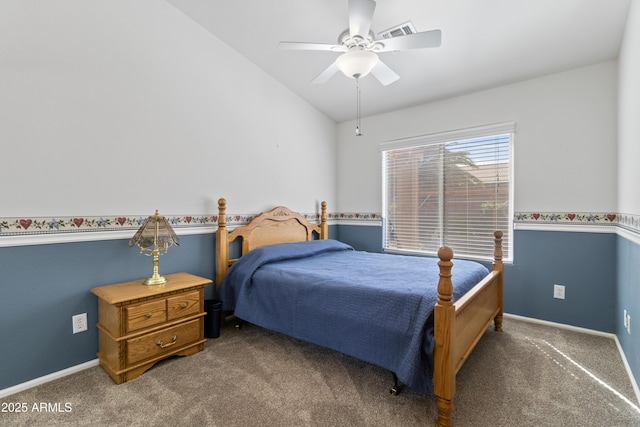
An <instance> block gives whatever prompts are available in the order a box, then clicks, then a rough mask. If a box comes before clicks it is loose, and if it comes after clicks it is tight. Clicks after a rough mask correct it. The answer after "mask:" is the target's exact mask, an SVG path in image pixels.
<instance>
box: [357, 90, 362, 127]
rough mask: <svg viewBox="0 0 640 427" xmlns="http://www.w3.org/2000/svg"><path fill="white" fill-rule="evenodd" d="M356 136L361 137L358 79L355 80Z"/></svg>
mask: <svg viewBox="0 0 640 427" xmlns="http://www.w3.org/2000/svg"><path fill="white" fill-rule="evenodd" d="M356 136H362V133H361V132H360V79H358V78H356Z"/></svg>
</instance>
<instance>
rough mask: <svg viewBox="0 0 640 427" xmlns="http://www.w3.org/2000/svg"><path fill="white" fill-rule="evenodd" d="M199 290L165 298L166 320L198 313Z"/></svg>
mask: <svg viewBox="0 0 640 427" xmlns="http://www.w3.org/2000/svg"><path fill="white" fill-rule="evenodd" d="M200 310H201V309H200V292H198V291H196V292H189V293H186V294H181V295H178V296H175V297H170V298H167V320H173V319H178V318H180V317H184V316H188V315H190V314H198V313H200Z"/></svg>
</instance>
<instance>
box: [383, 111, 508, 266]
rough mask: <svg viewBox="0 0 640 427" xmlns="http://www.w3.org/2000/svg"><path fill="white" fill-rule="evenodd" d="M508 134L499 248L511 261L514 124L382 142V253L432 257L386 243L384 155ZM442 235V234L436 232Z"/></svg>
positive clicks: (491, 257) (464, 256)
mask: <svg viewBox="0 0 640 427" xmlns="http://www.w3.org/2000/svg"><path fill="white" fill-rule="evenodd" d="M504 134H509V137H510V139H509V142H510V159H509V172H508V174H509V206H508V214H507V215H508V218H507V220H508V221H507V222H508V227H507V229H506V230H501V231H503V247H504V248H505V251H504V258H503V261H504V262H513V209H514V198H515V196H514V191H513V189H514V173H513V170H514V145H515V144H514V139H515V123H514V122H504V123H497V124H491V125H486V126H479V127H473V128H468V129H461V130H454V131H449V132H441V133H436V134H429V135H420V136H415V137H410V138H403V139H396V140H391V141H386V142H383V143H381V144H380V152H381V154H382V156H381V157H382V160H381V168H382V189H383V194H382V205H383V206H382V225H383V251H385V252H399V253H412V254H422V255H435V253H432V252H431V251H426V252H425V251H420V250H417V249H416V250H413V249H412V250H404V249H397V248H391V247H388V242H387V233H386V231H387V219H388V209H389V207H388V206H387V200H388V198H387V184H388V177H387V170H386V167H385V155H384V154H385V152H386V151H390V150H397V149H403V148H413V147H420V146H425V145H434V144H445V143H451V142H455V141H463V140H469V139H474V138H482V137H490V136H495V135H504ZM443 228H444V226H443V224H442V221H441V223H440V230H441V231H442V230H443ZM440 234H441V235H442V233H440ZM441 239H442V237H441ZM452 249H453V251H454V254H456V248H455V247H452ZM456 256H457V257H459V258H468V259H476V260H479V261H490V260H492V259H493V256H492V255H491V256H489V254H487V256H486V257H484V256H482V257H479V256H470V255H468V254H463V253H461V254H456Z"/></svg>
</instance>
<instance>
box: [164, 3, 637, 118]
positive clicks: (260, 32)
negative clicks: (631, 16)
mask: <svg viewBox="0 0 640 427" xmlns="http://www.w3.org/2000/svg"><path fill="white" fill-rule="evenodd" d="M167 1H168V2H169V3H171V4H172V5H174V6H175V7H176V8H177V9H179V10H180V11H182V12H183V13H184V14H186V15H187V16H189V17H190V18H191V19H193V20H194V21H196V22H197V23H199V24H200V25H201V26H202V27H204V28H205V29H206V30H208V31H209V32H211V33H212V34H214V35H215V36H216V37H218V38H219V39H221V40H222V41H224V42H225V43H227V44H228V45H229V46H231V47H232V48H233V49H235V50H236V51H237V52H239V53H240V54H241V55H243V56H244V57H246V58H247V59H249V60H250V61H251V62H253V63H254V64H256V65H257V66H258V67H260V68H261V69H263V70H264V71H265V72H267V73H268V74H270V75H271V76H273V77H274V78H275V79H277V80H278V81H280V82H281V83H282V84H284V85H285V86H287V87H288V88H290V89H291V90H292V91H294V92H295V93H297V94H298V95H299V96H300V97H302V98H304V99H305V100H307V101H308V102H309V103H311V104H312V105H314V106H315V107H316V108H317V109H318V110H320V111H322V112H323V113H325V114H326V115H327V116H328V117H330V118H332V119H333V120H335V121H336V122H344V121H347V120H352V119H354V118H355V115H356V82H355V80H354V79H351V78H348V77H346V76H344V75H343V74H341V73H337V74H335V75H334V76H333V77H332V78H331V79H330V80H329V81H327V82H326V83H324V84H321V85H317V84H311V80H313V79H314V78H315V77H316V76H317V75H318V74H319V73H321V72H322V71H323V70H325V69H326V68H327V66H329V65H330V64H331V63H333V61H335V59H336V58H337V57H338V56H339V53H336V52H330V51H292V50H281V49H279V48H278V43H279V42H280V41H305V42H315V43H328V44H337V42H338V36H339V35H340V33H342V32H343V31H344V30H345V29H347V28H348V11H347V5H348V0H304V1H302V0H277V1H265V0H216V1H210V0H167ZM629 2H630V0H378V1H377V2H376V9H375V13H374V15H373V21H372V28H371V29H372V31H373V32H374V34H376V35H377V33H379V32H382V31H384V30H387V29H389V28H391V27H394V26H396V25H398V24H402V23H405V22H407V21H410V22H411V23H412V24H413V25H414V27H415V29H416V31H418V32H421V31H429V30H434V29H440V30H441V31H442V44H441V46H440V47H438V48H430V49H416V50H406V51H400V52H386V53H380V54H379V56H380V59H381V60H382V61H384V63H385V64H386V65H388V66H389V67H390V68H391V69H392V70H393V71H395V72H396V73H397V74H398V75H400V79H399V80H398V81H396V82H395V83H392V84H390V85H388V86H383V85H381V84H380V83H379V82H378V81H377V80H376V79H375V78H374V77H373V76H371V75H369V76H366V77H363V78H362V79H360V89H361V94H362V95H361V97H362V98H361V103H362V104H361V105H362V107H361V110H362V115H363V116H371V115H375V114H379V113H384V112H387V111H393V110H398V109H402V108H407V107H410V106H414V105H419V104H423V103H427V102H431V101H435V100H439V99H444V98H449V97H452V96H456V95H461V94H464V93H469V92H474V91H478V90H482V89H487V88H491V87H496V86H500V85H504V84H508V83H513V82H518V81H522V80H527V79H530V78H535V77H538V76H542V75H546V74H551V73H555V72H560V71H564V70H568V69H572V68H577V67H582V66H586V65H590V64H594V63H598V62H602V61H607V60H612V59H616V58H617V56H618V52H619V49H620V43H621V40H622V37H623V33H624V27H625V23H626V17H627V12H628V9H629ZM376 38H378V37H377V36H376Z"/></svg>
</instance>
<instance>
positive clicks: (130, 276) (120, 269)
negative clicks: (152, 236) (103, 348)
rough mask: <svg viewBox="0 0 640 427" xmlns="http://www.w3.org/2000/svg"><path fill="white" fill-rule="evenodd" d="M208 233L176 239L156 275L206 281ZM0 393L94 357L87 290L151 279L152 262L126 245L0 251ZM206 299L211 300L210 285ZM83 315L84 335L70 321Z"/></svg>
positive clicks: (92, 302)
mask: <svg viewBox="0 0 640 427" xmlns="http://www.w3.org/2000/svg"><path fill="white" fill-rule="evenodd" d="M213 236H214V235H213V234H201V235H186V236H181V237H180V246H176V247H172V248H170V249H169V252H168V253H167V254H166V255H164V256H162V257H160V264H159V270H160V274H169V273H176V272H180V271H187V272H189V273H192V274H196V275H199V276H202V277H207V278H212V277H213V264H214V261H213V257H214V252H213V247H214V245H213ZM0 262H1V265H2V269H1V270H0V301H2V310H0V339H1V340H2V352H0V390H1V389H4V388H7V387H11V386H14V385H16V384H20V383H23V382H26V381H29V380H32V379H34V378H38V377H41V376H44V375H47V374H50V373H53V372H57V371H60V370H62V369H66V368H68V367H71V366H75V365H78V364H81V363H84V362H87V361H90V360H94V359H95V358H96V353H97V351H98V332H97V328H96V326H95V324H96V322H97V321H98V301H97V298H96V297H95V296H94V295H93V294H92V293H91V288H93V287H96V286H102V285H108V284H111V283H118V282H123V281H129V280H135V279H136V278H145V277H148V276H150V275H151V272H152V261H151V258H149V257H146V256H144V255H140V253H139V251H138V250H137V248H130V247H129V246H128V240H104V241H93V242H82V243H62V244H49V245H36V246H16V247H4V248H0ZM205 295H209V296H211V295H213V289H212V287H211V286H209V287H207V288H206V290H205ZM79 313H87V321H88V325H89V329H88V331H87V332H82V333H79V334H73V333H72V330H71V316H73V315H75V314H79Z"/></svg>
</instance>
